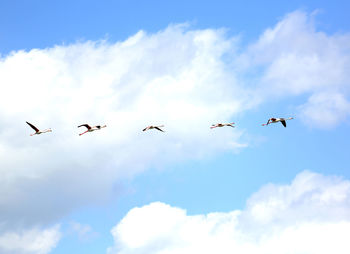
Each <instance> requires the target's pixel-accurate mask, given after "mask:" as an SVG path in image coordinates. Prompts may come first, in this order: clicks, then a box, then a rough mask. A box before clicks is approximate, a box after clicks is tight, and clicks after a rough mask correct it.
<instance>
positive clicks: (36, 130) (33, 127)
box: [26, 122, 52, 136]
mask: <svg viewBox="0 0 350 254" xmlns="http://www.w3.org/2000/svg"><path fill="white" fill-rule="evenodd" d="M26 123H27V124H28V125H29V126H30V127H32V129H33V130H35V133H33V134H30V136H34V135H39V134H42V133H46V132H52V130H51V128H49V129H47V130H43V131H41V130H39V129H38V128H37V127H35V126H34V125H33V124H31V123H29V122H26Z"/></svg>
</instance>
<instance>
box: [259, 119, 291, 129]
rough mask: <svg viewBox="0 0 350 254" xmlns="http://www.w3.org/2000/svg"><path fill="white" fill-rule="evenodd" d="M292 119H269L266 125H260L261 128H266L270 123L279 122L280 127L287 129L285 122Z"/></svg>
mask: <svg viewBox="0 0 350 254" xmlns="http://www.w3.org/2000/svg"><path fill="white" fill-rule="evenodd" d="M292 119H294V118H293V117H289V118H283V117H280V118H270V119H269V120H268V121H267V123H264V124H262V126H266V125H269V124H270V123H278V122H281V123H282V125H283V126H284V127H287V124H286V120H292Z"/></svg>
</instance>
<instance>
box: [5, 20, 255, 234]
mask: <svg viewBox="0 0 350 254" xmlns="http://www.w3.org/2000/svg"><path fill="white" fill-rule="evenodd" d="M235 45H236V40H235V39H234V38H227V37H226V35H225V33H224V31H223V30H220V29H219V30H213V29H207V30H189V29H188V28H187V27H186V26H185V25H176V26H169V27H168V28H166V29H165V30H163V31H159V32H158V33H155V34H147V33H146V32H144V31H140V32H138V33H136V34H135V35H133V36H131V37H130V38H128V39H127V40H125V41H122V42H116V43H109V42H106V41H100V42H90V41H87V42H83V43H76V44H72V45H63V46H55V47H52V48H47V49H33V50H30V51H28V52H26V51H17V52H12V53H11V54H9V55H8V56H6V57H4V58H2V59H1V61H0V83H1V84H6V85H5V86H4V87H3V89H2V92H1V94H0V119H1V120H0V121H1V124H0V126H1V129H0V151H1V153H0V173H1V175H2V177H1V179H0V208H1V211H2V212H1V214H0V222H1V227H0V231H1V230H6V228H11V229H13V228H14V227H18V228H22V227H32V226H35V225H38V224H40V225H48V224H50V223H52V222H56V221H57V220H59V219H60V218H61V217H62V216H63V215H65V214H67V213H69V212H70V211H72V210H73V209H75V208H77V207H80V206H83V205H91V204H94V203H99V202H105V201H106V200H107V199H108V197H109V195H110V194H111V193H112V192H113V189H114V188H115V185H116V183H118V181H120V180H121V179H125V178H126V177H132V176H133V175H135V174H138V173H140V172H142V171H144V170H145V169H147V168H154V167H160V168H161V167H163V165H165V164H167V163H170V162H172V161H179V160H180V161H181V160H185V159H188V158H202V157H204V156H208V155H212V154H215V153H217V152H219V151H221V150H226V149H233V150H237V149H241V147H242V146H245V144H241V142H240V136H241V135H242V133H241V132H240V131H239V130H237V129H234V130H233V129H231V128H230V129H221V130H220V131H215V132H214V131H212V130H210V128H209V127H210V125H211V124H213V123H216V122H220V121H223V122H225V121H230V120H232V118H233V117H234V116H235V115H236V114H238V113H239V112H242V111H243V110H244V109H245V108H247V107H250V106H249V105H250V104H251V102H249V101H250V100H249V93H248V92H246V91H245V90H242V89H241V88H240V86H239V84H238V82H237V80H236V78H235V76H234V75H233V74H232V73H231V72H230V70H229V69H228V68H227V63H226V62H225V61H224V60H223V58H224V56H225V55H226V54H228V53H230V52H232V51H233V50H234V46H235ZM25 121H29V122H31V123H33V124H34V125H36V126H37V127H38V128H40V129H41V128H42V129H45V128H48V127H51V128H52V129H53V132H52V133H49V134H42V135H40V136H34V137H29V134H30V133H32V132H33V130H31V129H30V128H29V126H27V125H26V123H25ZM83 123H89V124H92V125H95V124H107V128H105V129H103V130H100V131H98V132H94V133H88V134H86V135H84V136H81V137H80V136H78V133H80V132H81V130H80V129H77V126H78V125H80V124H83ZM150 124H164V125H165V128H164V129H165V131H166V132H165V133H158V132H154V131H148V132H142V131H141V130H142V129H143V128H144V127H145V126H147V125H150Z"/></svg>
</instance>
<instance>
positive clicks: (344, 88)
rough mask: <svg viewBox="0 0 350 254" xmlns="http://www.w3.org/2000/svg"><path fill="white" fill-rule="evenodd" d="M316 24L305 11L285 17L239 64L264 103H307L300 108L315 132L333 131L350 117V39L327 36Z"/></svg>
mask: <svg viewBox="0 0 350 254" xmlns="http://www.w3.org/2000/svg"><path fill="white" fill-rule="evenodd" d="M314 19H315V15H314V14H307V13H305V12H302V11H295V12H292V13H289V14H287V15H286V16H285V17H284V18H283V19H282V20H281V21H280V22H278V23H277V24H276V25H275V26H274V27H272V28H269V29H266V30H265V31H264V33H263V34H262V35H261V36H260V38H259V39H258V41H257V42H255V43H253V44H252V45H250V46H249V47H248V49H247V50H246V52H244V53H243V54H242V56H241V61H239V63H240V64H242V66H244V68H246V71H247V72H248V74H249V75H250V76H253V77H254V78H255V79H254V80H255V81H257V82H258V83H259V88H258V90H260V92H259V94H260V95H261V96H262V97H264V100H269V101H275V100H283V99H284V98H291V97H295V96H300V95H303V96H306V97H309V99H308V101H307V102H306V103H305V105H303V106H301V107H299V110H300V111H299V115H300V116H301V119H302V120H304V121H305V122H307V123H308V124H309V125H311V126H313V127H319V128H323V127H326V128H327V127H334V126H336V125H337V124H339V123H340V122H342V121H344V120H346V119H347V118H348V117H349V113H348V112H349V110H348V107H349V106H348V105H349V87H350V74H349V71H348V70H349V68H350V47H349V45H350V34H349V33H347V34H342V33H338V34H334V35H329V34H326V33H324V32H322V31H319V30H317V28H316V25H315V21H314ZM244 68H243V69H244ZM256 73H257V74H256ZM253 74H255V75H253ZM249 78H250V79H251V77H249ZM327 95H329V98H328V99H321V97H323V98H324V97H326V96H327ZM322 110H324V111H325V112H326V116H325V117H320V116H321V113H320V112H322Z"/></svg>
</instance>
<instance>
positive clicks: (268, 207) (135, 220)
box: [107, 171, 350, 254]
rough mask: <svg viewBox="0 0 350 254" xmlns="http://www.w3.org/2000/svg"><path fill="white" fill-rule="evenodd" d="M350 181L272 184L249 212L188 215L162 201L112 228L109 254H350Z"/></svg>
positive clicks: (302, 178) (309, 176) (313, 177)
mask: <svg viewBox="0 0 350 254" xmlns="http://www.w3.org/2000/svg"><path fill="white" fill-rule="evenodd" d="M349 233H350V181H349V180H343V179H342V178H339V177H335V176H324V175H321V174H316V173H312V172H309V171H304V172H302V173H300V174H298V175H297V176H296V177H295V179H294V180H293V181H292V183H291V184H289V185H275V184H268V185H266V186H264V187H262V188H261V189H260V190H259V191H258V192H256V193H254V194H253V195H252V197H251V198H250V199H249V200H248V201H247V206H246V208H245V209H244V210H236V211H232V212H227V213H209V214H203V215H187V214H186V211H185V210H184V209H180V208H176V207H171V206H170V205H167V204H164V203H161V202H156V203H151V204H149V205H146V206H143V207H139V208H133V209H132V210H130V211H129V212H128V213H127V215H126V216H125V217H124V218H123V219H122V220H121V221H120V223H119V224H118V225H116V226H115V227H114V228H113V229H112V235H113V237H114V240H115V246H114V247H111V248H109V250H108V251H107V252H108V254H114V253H118V254H125V253H128V254H131V253H244V254H248V253H272V254H273V253H276V254H277V253H279V254H283V253H308V254H311V253H317V254H322V253H330V252H336V253H344V254H345V253H348V251H349V248H350V246H349V242H348V237H347V236H348V235H349Z"/></svg>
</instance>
